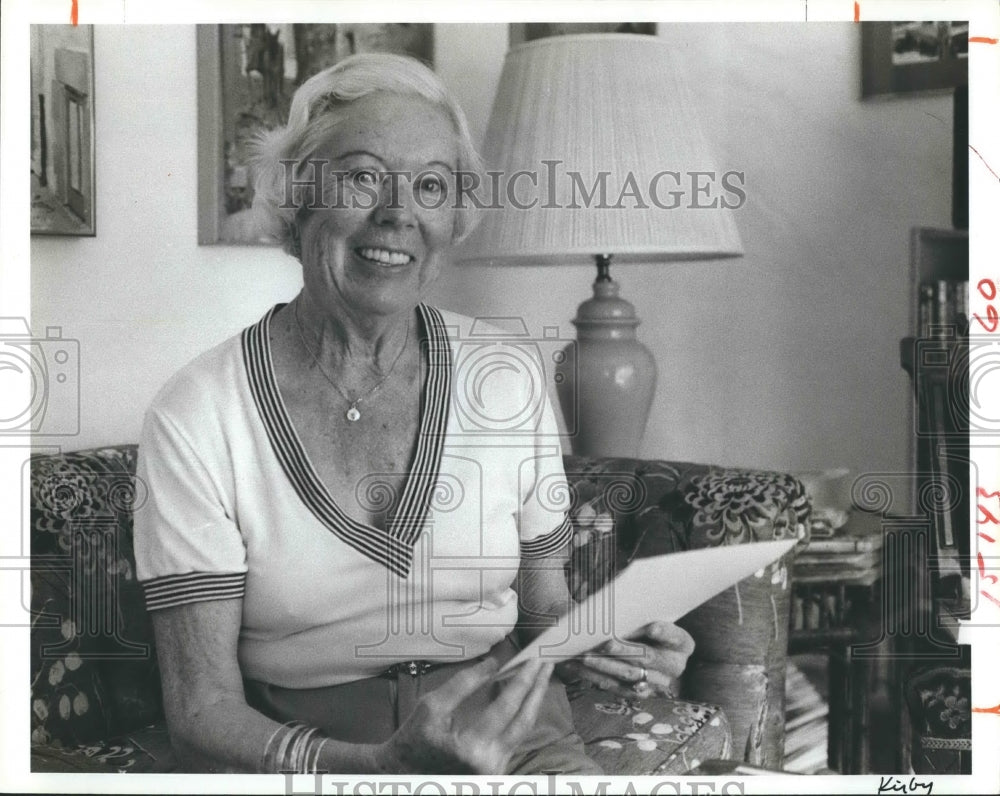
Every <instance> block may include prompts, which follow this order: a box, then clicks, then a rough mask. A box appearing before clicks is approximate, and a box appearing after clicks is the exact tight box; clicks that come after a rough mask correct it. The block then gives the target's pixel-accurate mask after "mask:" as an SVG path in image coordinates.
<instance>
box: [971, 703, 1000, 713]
mask: <svg viewBox="0 0 1000 796" xmlns="http://www.w3.org/2000/svg"><path fill="white" fill-rule="evenodd" d="M972 712H973V713H996V714H997V715H998V716H1000V705H995V706H994V707H992V708H973V709H972Z"/></svg>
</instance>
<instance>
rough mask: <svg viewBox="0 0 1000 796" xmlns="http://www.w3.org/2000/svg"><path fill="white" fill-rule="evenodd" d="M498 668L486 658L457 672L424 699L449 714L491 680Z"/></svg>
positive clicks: (495, 663) (494, 662) (496, 664)
mask: <svg viewBox="0 0 1000 796" xmlns="http://www.w3.org/2000/svg"><path fill="white" fill-rule="evenodd" d="M498 668H500V665H499V664H498V663H497V662H496V661H495V660H494V659H493V658H487V659H486V660H485V661H483V662H482V663H477V664H476V665H475V666H472V667H470V668H468V669H464V670H463V671H461V672H459V673H458V674H456V675H455V676H454V677H452V678H451V679H450V680H448V681H447V682H446V683H444V684H443V685H442V686H440V687H439V688H436V689H434V690H433V691H431V692H430V693H429V694H428V695H427V696H426V697H425V699H427V700H429V701H431V702H432V703H433V704H434V705H436V706H437V707H439V708H441V709H442V710H443V711H444V712H446V713H451V712H452V711H453V710H455V709H456V708H457V707H458V706H459V705H461V704H462V702H464V701H465V699H466V698H467V697H469V696H471V695H472V694H474V693H475V692H476V691H478V690H479V689H480V688H481V687H482V686H483V685H484V684H485V683H487V682H488V681H489V680H490V679H492V677H493V675H494V674H496V671H497V669H498Z"/></svg>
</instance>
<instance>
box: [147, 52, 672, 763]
mask: <svg viewBox="0 0 1000 796" xmlns="http://www.w3.org/2000/svg"><path fill="white" fill-rule="evenodd" d="M258 154H259V160H260V163H259V164H258V165H259V168H258V173H259V179H258V182H257V200H256V201H257V203H258V205H260V206H263V207H264V208H267V209H269V211H270V212H271V214H272V216H273V217H274V218H275V219H276V221H277V223H278V225H279V228H280V234H281V235H282V237H283V239H284V242H285V245H286V250H287V251H288V252H290V253H291V254H292V255H293V256H295V257H296V258H298V260H299V261H300V262H301V264H302V274H303V288H302V290H301V292H300V293H299V294H298V295H297V296H296V297H295V298H294V299H292V301H290V302H289V303H287V304H282V305H278V306H276V307H274V308H272V309H271V310H269V311H268V312H267V313H266V314H265V315H264V317H263V318H262V319H261V320H260V321H258V322H257V323H255V324H253V325H252V326H250V327H249V328H247V329H246V330H244V331H243V332H242V334H240V335H238V336H237V337H234V338H232V339H231V340H229V341H227V342H225V343H223V344H222V345H220V346H218V347H217V348H215V349H213V350H212V351H209V352H208V353H206V354H204V355H202V356H201V357H199V358H198V359H196V360H195V361H194V362H192V363H191V364H190V365H188V366H187V367H185V368H184V369H183V370H182V371H181V372H180V373H178V374H177V375H176V376H174V378H173V379H171V381H170V382H169V383H168V384H167V385H166V386H165V387H164V388H163V390H162V391H161V392H160V393H159V395H158V396H157V398H156V400H155V402H154V404H153V406H152V407H151V408H150V410H149V412H148V413H147V416H146V422H145V424H144V429H143V435H142V442H141V447H140V452H141V461H140V477H141V478H143V479H144V480H145V482H146V484H147V485H148V488H149V492H150V499H149V501H148V502H147V504H146V505H145V506H144V507H143V508H142V510H141V511H140V512H139V513H138V515H137V519H136V522H137V526H136V552H137V560H138V567H139V573H138V574H139V579H140V580H141V581H142V583H143V585H144V588H145V592H146V599H147V605H148V607H149V610H150V611H151V614H152V620H153V626H154V629H155V633H156V641H157V649H158V655H159V659H160V668H161V672H162V678H163V692H164V704H165V707H166V714H167V721H168V725H169V728H170V733H171V738H172V740H173V743H174V745H175V747H176V749H177V751H178V753H179V756H180V757H181V759H182V761H184V763H185V765H186V767H188V768H190V769H191V770H201V771H206V770H207V771H249V772H253V771H263V772H268V771H269V772H274V771H281V770H298V771H304V772H308V771H328V772H340V773H363V772H381V773H410V772H429V773H449V772H474V773H492V774H496V773H504V772H507V773H531V772H543V771H561V772H565V773H598V771H599V769H598V768H597V766H596V765H595V764H594V763H593V762H592V761H591V760H590V759H589V758H588V757H587V756H586V754H585V753H584V750H583V745H582V743H581V741H580V739H579V737H578V736H577V735H576V734H575V733H574V731H573V727H572V723H571V717H570V711H569V705H568V702H567V699H566V694H565V691H564V689H563V686H562V685H561V683H560V680H559V679H558V678H557V677H554V676H553V671H552V666H551V664H548V663H545V662H543V661H532V662H530V663H527V664H524V665H522V666H521V667H520V668H518V669H517V670H515V674H514V675H513V676H511V677H509V678H508V679H504V680H500V679H498V678H494V675H495V673H496V671H497V669H498V667H499V666H500V665H502V664H503V663H504V662H505V661H507V660H509V659H510V658H512V657H513V656H514V655H515V654H516V652H517V649H518V643H519V641H520V642H521V643H523V640H524V639H525V638H530V637H531V636H532V634H537V633H538V632H540V629H541V628H542V627H544V625H545V624H546V622H547V621H550V620H551V619H552V617H554V616H556V615H558V614H561V613H563V612H565V611H566V610H568V604H569V600H570V598H569V595H568V591H567V587H566V582H565V577H564V572H563V567H564V564H565V561H566V555H567V547H568V542H569V537H570V525H569V522H568V519H567V516H566V508H567V507H566V505H564V503H562V502H560V501H559V500H558V497H559V496H561V497H563V498H565V489H564V488H563V489H560V488H559V487H560V486H562V487H564V486H565V484H564V478H565V476H564V474H563V470H562V459H561V456H560V450H559V441H558V436H557V427H556V423H555V420H554V417H553V414H552V411H551V409H550V408H549V406H548V404H547V402H546V401H545V398H544V394H545V391H544V388H543V386H542V385H538V384H532V383H531V380H530V379H528V378H526V377H525V376H524V375H523V374H522V372H516V373H515V372H514V371H512V370H511V369H500V370H499V371H496V370H492V371H490V372H491V373H493V375H491V376H490V377H489V378H486V379H485V380H484V381H482V383H480V380H476V383H477V385H478V387H481V388H482V389H477V390H475V391H473V392H467V391H466V389H465V388H466V387H468V386H469V384H468V383H460V380H459V378H458V376H457V374H458V373H459V371H461V372H463V373H466V375H468V374H469V373H470V372H471V371H475V370H476V369H477V368H479V369H480V370H481V369H482V367H483V366H486V365H488V362H489V358H490V357H496V356H497V355H498V352H501V353H502V347H498V346H495V345H494V346H491V345H490V344H489V343H488V342H487V343H484V342H483V340H482V336H481V335H480V336H474V335H473V336H470V334H471V332H472V331H473V330H471V327H470V320H469V319H467V318H463V317H461V316H458V315H454V314H451V313H447V312H444V311H441V310H438V309H435V308H432V307H429V306H427V305H426V304H424V303H422V301H421V299H422V297H423V296H424V295H425V294H426V292H427V290H428V287H429V286H430V285H431V283H432V282H433V281H434V280H435V279H436V278H437V277H438V275H439V273H440V272H441V270H442V269H443V268H444V267H446V265H447V263H448V258H449V254H450V252H451V250H452V246H453V245H454V243H455V242H456V241H457V240H459V239H460V238H462V237H463V236H464V235H465V234H467V233H468V231H469V229H470V226H471V218H470V214H471V208H472V203H471V202H469V201H454V200H455V199H456V198H457V194H458V192H457V190H456V188H457V184H456V179H457V178H456V175H459V174H460V173H462V172H467V173H472V174H474V173H476V172H477V169H478V168H479V166H478V159H477V156H476V154H475V151H474V148H473V147H472V145H471V143H470V138H469V131H468V127H467V125H466V121H465V118H464V116H463V114H462V112H461V110H460V109H459V108H458V107H457V105H456V104H455V103H454V101H453V100H452V99H451V98H450V97H449V95H448V94H447V92H446V91H445V89H444V88H443V86H442V85H441V84H440V82H439V81H438V79H437V78H436V76H435V75H434V74H433V73H432V72H431V71H430V70H428V69H427V68H425V67H423V66H422V65H420V64H419V63H418V62H416V61H413V60H412V59H408V58H404V57H400V56H390V55H358V56H354V57H352V58H349V59H347V60H345V61H342V62H340V63H339V64H337V65H336V66H334V67H332V68H330V69H327V70H326V71H324V72H322V73H320V74H318V75H316V76H315V77H313V78H312V79H310V80H309V81H307V82H306V83H305V84H303V86H302V87H301V88H300V89H299V90H298V92H297V93H296V95H295V98H294V100H293V102H292V106H291V111H290V118H289V122H288V125H287V128H286V129H284V130H281V131H278V132H277V133H275V134H272V135H271V136H270V138H268V139H266V140H264V141H263V142H261V144H260V147H259V153H258ZM467 198H468V197H466V199H467ZM480 332H481V329H480ZM470 369H471V370H470ZM529 370H530V369H529ZM483 372H485V371H483ZM539 396H541V397H539ZM532 402H534V403H532ZM526 408H527V409H528V410H530V411H527V414H530V415H532V418H529V419H528V422H525V423H514V424H512V423H511V422H510V418H519V417H523V416H524V415H525V412H526ZM505 423H506V424H507V425H506V426H504V424H505ZM498 428H500V430H501V431H504V430H505V429H506V432H507V433H502V434H500V435H499V436H498V434H497V433H496V432H497V429H498ZM553 496H555V497H553ZM516 630H517V631H519V632H520V636H518V635H517V634H516V633H515V631H516ZM691 647H692V644H691V641H690V637H688V636H687V635H686V634H685V633H684V632H683V631H681V630H680V629H678V628H676V627H675V626H673V625H670V624H666V623H656V624H654V625H651V626H649V627H648V628H646V630H645V633H644V635H643V638H642V643H641V644H638V645H637V646H636V647H634V648H633V651H634V650H635V649H638V650H639V651H640V652H642V653H643V656H642V657H641V658H637V657H635V656H634V655H632V656H630V657H622V658H617V657H614V655H613V653H614V652H615V651H614V650H605V653H606V654H605V655H602V656H595V657H590V656H588V657H587V658H585V659H584V661H581V662H577V663H576V665H575V666H573V667H570V668H569V669H568V671H570V673H571V674H573V676H577V677H579V676H581V675H582V676H586V677H589V678H590V679H593V680H596V681H597V682H598V683H599V684H600V685H603V686H606V687H608V686H613V685H616V684H625V685H628V686H632V685H633V684H635V683H637V682H638V683H640V684H641V685H646V684H647V682H648V685H649V686H650V687H660V688H663V689H667V688H669V686H670V684H671V682H672V681H673V680H674V679H675V678H676V677H677V676H678V675H679V674H680V672H681V671H682V670H683V667H684V663H685V661H686V658H687V656H688V654H689V653H690V651H691ZM561 674H565V673H564V672H561Z"/></svg>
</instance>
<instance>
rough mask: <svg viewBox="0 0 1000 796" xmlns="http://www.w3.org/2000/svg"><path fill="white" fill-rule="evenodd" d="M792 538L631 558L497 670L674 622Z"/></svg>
mask: <svg viewBox="0 0 1000 796" xmlns="http://www.w3.org/2000/svg"><path fill="white" fill-rule="evenodd" d="M795 541H796V540H795V539H785V540H782V541H778V542H755V543H753V544H741V545H725V546H723V547H710V548H705V549H702V550H688V551H685V552H683V553H670V554H668V555H663V556H654V557H652V558H641V559H638V560H636V561H633V562H632V563H631V564H630V565H629V566H628V567H626V568H625V569H624V570H623V571H622V572H621V573H620V574H619V575H618V577H617V578H615V579H614V580H613V581H611V582H610V583H608V584H607V585H606V586H605V587H604V588H603V589H601V590H600V591H597V592H595V593H594V594H592V595H590V597H588V598H587V599H586V600H584V601H583V602H580V603H576V604H574V605H573V606H572V608H571V609H570V611H569V613H567V614H566V615H564V616H563V617H561V618H560V620H559V623H558V624H557V625H555V626H554V627H550V628H549V629H548V630H546V631H545V632H544V633H542V634H541V635H539V636H538V637H537V638H536V639H535V640H534V641H532V642H531V643H530V644H528V646H526V647H525V648H524V649H523V650H522V651H521V652H520V654H518V655H517V656H516V657H514V658H512V659H511V660H510V661H508V663H507V665H506V666H504V667H503V668H502V669H500V671H499V672H498V674H504V673H505V672H508V671H510V670H511V669H513V668H514V667H515V666H517V665H518V664H520V663H521V662H523V661H526V660H528V659H530V658H534V657H542V658H545V659H546V660H548V661H552V662H553V663H555V662H558V661H563V660H568V659H569V658H575V657H576V656H577V655H580V654H581V653H584V652H586V651H587V650H590V649H593V648H594V647H596V646H598V645H599V644H602V643H604V642H605V641H609V640H611V639H612V638H616V639H619V640H622V641H624V640H625V639H627V638H628V636H630V635H632V634H633V633H635V632H636V631H637V630H639V629H640V628H641V627H643V626H644V625H646V624H648V623H649V622H652V621H654V620H663V621H667V622H676V621H677V620H678V619H680V618H681V617H682V616H684V614H686V613H688V611H691V610H692V609H694V608H697V607H698V606H699V605H701V604H702V603H703V602H705V601H706V600H708V599H710V598H712V597H714V596H715V595H716V594H718V593H719V592H721V591H723V590H724V589H727V588H729V587H730V586H733V585H735V584H736V583H738V582H739V581H741V580H743V578H745V577H748V576H749V575H752V574H754V573H755V572H757V571H758V570H760V569H763V568H764V567H766V566H767V565H768V564H770V563H772V562H774V561H777V560H778V559H779V558H781V556H783V555H784V554H785V553H786V552H787V551H788V550H790V549H791V548H792V546H793V545H794V544H795ZM762 577H768V578H769V577H771V573H770V572H765V573H763V575H762Z"/></svg>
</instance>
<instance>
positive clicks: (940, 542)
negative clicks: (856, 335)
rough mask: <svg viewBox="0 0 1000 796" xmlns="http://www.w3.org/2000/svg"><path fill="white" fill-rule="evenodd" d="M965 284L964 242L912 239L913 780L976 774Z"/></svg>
mask: <svg viewBox="0 0 1000 796" xmlns="http://www.w3.org/2000/svg"><path fill="white" fill-rule="evenodd" d="M968 279H969V239H968V232H966V231H962V230H958V231H956V230H933V229H926V228H917V229H914V230H913V232H912V235H911V282H912V291H911V298H912V301H913V303H912V305H911V306H912V309H913V313H914V314H913V320H914V322H913V325H912V335H911V336H908V337H906V338H904V339H903V340H902V341H900V363H901V365H902V367H903V369H904V370H905V371H906V372H907V373H908V374H909V376H910V379H911V382H912V385H913V396H914V403H913V407H914V410H913V429H914V442H915V445H914V448H915V449H914V456H913V463H914V470H913V473H914V475H913V478H914V489H915V498H916V500H915V504H916V506H915V512H914V517H913V523H912V527H911V528H909V529H908V532H907V533H906V534H904V535H902V536H901V537H900V540H901V542H903V543H904V544H903V545H902V546H901V549H900V555H899V556H898V557H897V559H898V560H897V562H896V567H897V568H898V569H899V570H900V572H901V573H902V575H903V576H904V577H905V578H906V579H907V580H906V581H904V582H903V585H904V586H909V588H908V589H906V590H904V592H903V593H904V594H905V595H906V596H907V597H908V599H906V600H903V601H902V603H901V605H900V606H898V611H897V612H898V614H899V621H898V622H897V626H896V628H897V631H898V632H897V633H896V638H895V640H894V645H895V651H894V667H895V670H896V682H897V683H898V689H899V692H898V699H899V703H900V708H901V709H900V712H899V735H900V747H899V748H900V763H901V765H902V766H904V767H905V768H904V769H903V770H906V768H910V767H912V769H913V770H914V771H915V772H917V773H939V774H945V773H947V774H959V773H969V772H970V771H971V713H970V705H969V700H970V698H971V678H970V666H971V658H970V650H969V648H968V647H967V646H959V645H958V644H957V641H956V638H957V620H958V619H962V618H968V616H969V610H970V607H969V598H968V594H969V588H968V584H969V565H970V561H971V557H970V533H969V511H970V505H969V495H970V488H969V484H970V470H969V467H970V456H969V383H968V380H969V341H968V338H967V335H968V333H969V313H968V299H967V298H964V300H963V297H962V293H963V291H965V294H966V295H967V292H968ZM932 294H933V295H934V296H935V297H936V300H935V301H931V302H930V309H928V301H927V300H926V299H927V298H928V297H929V296H931V295H932ZM949 295H951V296H956V297H957V301H952V302H951V303H950V304H949V302H948V296H949ZM922 299H924V300H923V301H922ZM904 547H905V549H903V548H904ZM903 631H906V632H903Z"/></svg>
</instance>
